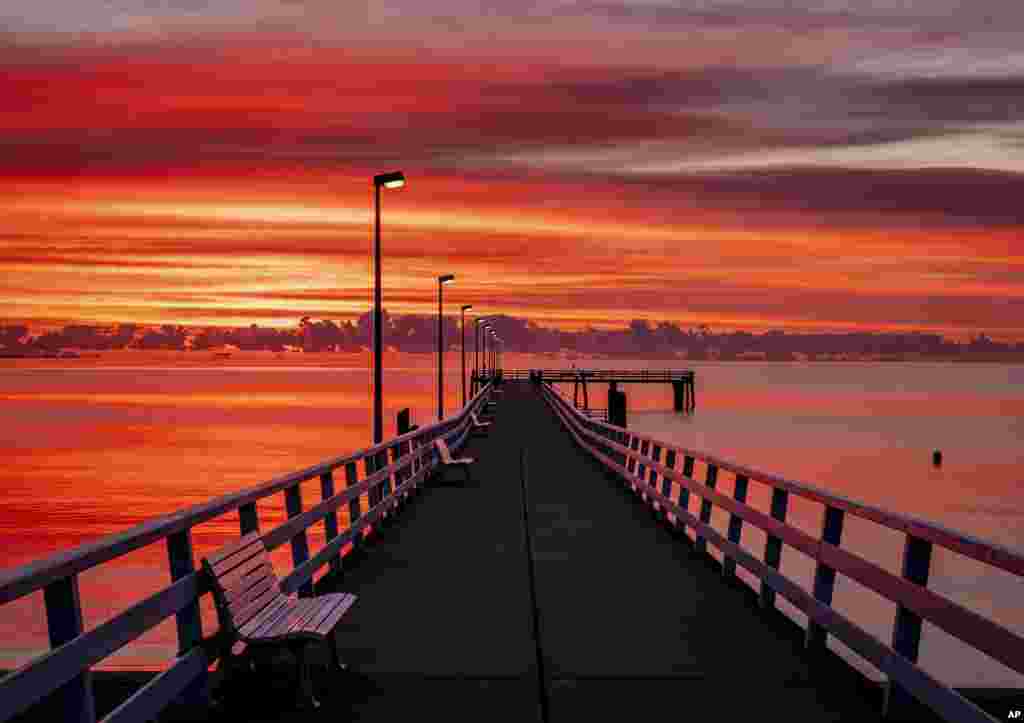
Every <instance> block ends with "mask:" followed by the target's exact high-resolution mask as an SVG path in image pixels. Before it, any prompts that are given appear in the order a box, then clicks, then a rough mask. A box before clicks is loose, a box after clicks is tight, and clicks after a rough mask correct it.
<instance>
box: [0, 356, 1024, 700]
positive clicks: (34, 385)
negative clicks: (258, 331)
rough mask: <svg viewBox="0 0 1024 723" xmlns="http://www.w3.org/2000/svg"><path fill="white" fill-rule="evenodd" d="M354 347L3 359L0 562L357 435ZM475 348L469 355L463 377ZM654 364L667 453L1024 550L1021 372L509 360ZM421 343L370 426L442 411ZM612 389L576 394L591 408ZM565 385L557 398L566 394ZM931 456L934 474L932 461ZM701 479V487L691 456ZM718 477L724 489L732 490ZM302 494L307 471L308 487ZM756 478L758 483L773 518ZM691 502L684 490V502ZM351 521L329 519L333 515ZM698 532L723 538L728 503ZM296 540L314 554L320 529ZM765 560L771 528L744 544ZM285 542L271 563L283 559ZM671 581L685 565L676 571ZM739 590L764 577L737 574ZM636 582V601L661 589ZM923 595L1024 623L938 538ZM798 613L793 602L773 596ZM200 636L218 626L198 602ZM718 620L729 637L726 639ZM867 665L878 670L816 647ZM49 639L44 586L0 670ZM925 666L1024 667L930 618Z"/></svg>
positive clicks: (522, 360)
mask: <svg viewBox="0 0 1024 723" xmlns="http://www.w3.org/2000/svg"><path fill="white" fill-rule="evenodd" d="M461 361H462V360H461V355H460V354H458V353H451V354H447V355H446V356H445V360H444V380H445V384H444V408H445V413H446V414H450V413H452V411H453V410H455V409H457V408H458V407H459V406H460V405H461V403H462V383H461V380H460V372H461ZM368 362H369V359H368V357H367V356H366V355H365V354H302V353H278V354H275V353H271V352H235V353H234V354H231V355H230V356H223V355H222V356H217V355H214V354H208V353H203V352H133V351H124V352H108V353H103V354H101V355H97V356H95V357H83V358H78V359H41V360H0V459H2V460H3V464H2V466H0V568H8V567H14V566H19V565H24V564H27V563H29V562H31V561H33V560H37V559H39V558H42V557H45V556H47V555H50V554H53V553H55V552H57V551H60V550H64V549H67V548H69V547H72V546H75V545H79V544H82V543H85V542H89V541H92V540H96V539H98V538H101V537H103V536H104V535H109V534H112V533H115V532H118V531H121V530H125V529H127V528H129V527H131V526H133V525H136V524H139V523H140V522H143V521H146V520H149V519H152V518H154V517H156V516H159V515H162V514H167V513H170V512H173V511H176V510H178V509H181V508H183V507H187V506H190V505H194V504H199V503H201V502H204V501H206V500H209V499H211V498H213V497H216V496H219V495H222V494H226V493H228V492H233V491H236V490H239V489H243V488H246V487H250V486H254V485H256V484H258V483H260V482H264V481H267V480H269V479H272V478H274V477H276V476H279V475H282V474H286V473H288V472H292V471H294V470H297V469H301V468H304V467H308V466H311V465H313V464H316V463H318V462H320V461H322V460H325V459H328V458H331V457H335V456H338V455H343V454H346V453H348V452H352V451H355V450H358V449H361V448H364V447H367V446H369V445H370V442H371V433H372V419H371V416H370V410H371V406H372V405H371V398H372V388H371V376H370V370H369V363H368ZM472 363H473V362H472V355H471V354H469V355H467V365H468V367H472ZM573 364H574V365H576V366H578V367H587V368H623V367H627V368H635V369H643V368H647V369H662V368H667V367H673V368H680V367H682V368H689V369H693V370H694V371H695V373H696V397H697V406H696V409H695V410H694V411H693V412H692V413H680V412H675V411H673V409H672V390H671V387H669V386H667V385H655V384H651V385H626V386H624V387H622V388H623V389H624V391H625V392H626V395H627V408H628V426H629V427H630V428H631V429H635V430H637V431H639V432H643V433H646V434H649V435H651V436H653V437H655V438H658V439H660V440H663V441H664V442H666V443H670V444H677V445H681V446H684V447H687V448H689V449H694V450H698V451H701V452H707V453H710V454H713V455H715V456H717V457H722V458H725V459H728V460H730V461H734V462H737V463H739V464H742V465H744V466H747V467H751V468H754V469H756V470H758V471H762V472H766V473H772V474H776V475H779V476H783V477H786V478H788V479H791V480H796V481H800V482H804V483H807V484H810V485H813V486H816V487H820V488H824V489H826V490H829V491H833V492H836V493H838V494H841V495H843V496H845V497H848V498H852V499H854V500H857V501H860V502H864V503H867V504H869V505H873V506H876V507H881V508H884V509H888V510H891V511H894V512H898V513H902V514H905V515H911V516H914V517H918V518H924V519H927V520H931V521H934V522H936V523H938V524H941V525H943V526H945V527H948V528H952V529H954V530H957V531H960V532H963V533H965V534H968V535H971V536H973V537H977V538H980V539H982V540H985V541H990V542H994V543H997V544H999V545H1002V546H1004V547H1007V548H1009V549H1011V550H1014V551H1016V552H1018V553H1020V554H1024V494H1022V493H1021V490H1022V488H1024V474H1022V470H1024V445H1022V440H1024V366H1015V365H1006V364H989V363H953V362H949V363H946V362H943V363H928V362H913V363H898V362H872V363H868V362H864V363H861V362H810V363H799V362H793V363H786V362H760V361H744V362H707V361H693V362H687V361H686V360H673V361H667V360H655V359H651V360H642V359H641V360H638V359H631V360H610V359H583V358H566V357H565V355H547V356H539V355H516V354H511V353H509V354H506V358H505V366H506V367H508V368H522V369H528V368H555V367H569V366H571V365H573ZM436 390H437V367H436V356H435V355H429V354H426V355H419V354H401V353H397V352H396V353H390V352H389V353H388V354H387V355H386V357H385V376H384V384H383V391H384V415H385V435H392V434H394V433H395V417H396V415H397V413H398V412H399V410H401V409H402V408H408V409H410V411H411V416H412V421H413V423H415V424H420V425H424V424H429V423H430V422H431V421H433V420H435V419H436V418H437V391H436ZM606 390H607V386H606V385H592V387H591V389H590V403H591V405H592V406H594V407H604V406H606V404H605V394H606ZM563 391H564V392H565V393H567V394H568V395H569V396H570V397H571V395H572V391H573V390H572V387H571V385H568V386H566V387H565V388H564V389H563ZM936 450H938V451H941V453H942V464H941V465H940V466H935V465H934V464H933V459H932V457H933V452H935V451H936ZM697 473H698V474H697V478H698V479H701V478H702V477H701V475H700V473H701V470H700V468H699V467H698V470H697ZM732 484H733V480H732V479H731V477H730V475H722V477H720V480H719V489H721V490H722V491H723V492H725V493H726V494H731V492H732ZM302 494H303V498H304V500H305V501H306V502H307V503H314V502H315V501H316V500H317V499H319V494H320V490H319V483H318V481H316V480H313V481H311V482H309V483H306V484H304V485H302ZM280 497H281V496H280V495H275V496H274V498H272V499H268V500H267V501H265V502H261V503H260V505H259V507H258V509H259V514H260V519H261V524H262V525H263V527H264V529H268V528H269V527H270V526H272V525H273V524H275V523H276V522H277V521H280V520H282V519H283V518H284V510H283V502H282V501H281V500H280V499H279V498H280ZM769 497H770V489H769V488H768V487H766V486H764V485H761V484H758V483H756V482H754V483H751V487H750V493H749V498H748V499H749V501H750V503H751V504H753V505H754V506H755V507H758V508H759V509H762V510H767V508H768V499H769ZM697 503H698V501H697V500H696V499H693V500H692V502H691V504H692V509H693V510H696V504H697ZM822 512H823V511H822V507H821V505H818V504H815V503H811V502H808V501H806V500H803V499H801V498H799V497H796V496H791V497H790V505H789V511H788V520H789V521H790V522H791V523H792V524H794V525H796V526H798V527H800V528H801V529H804V530H805V531H807V532H808V533H809V534H813V535H818V534H820V532H821V523H822ZM343 522H344V520H343ZM712 523H713V524H714V525H715V527H716V528H718V529H719V530H722V531H723V532H724V530H725V529H726V526H727V524H728V518H727V515H725V514H724V513H722V512H721V511H717V510H716V512H715V514H714V515H713V517H712ZM237 524H238V523H237V516H234V515H226V516H224V517H222V518H218V519H216V520H212V521H210V522H207V523H204V524H202V525H199V526H198V527H196V528H195V529H194V530H193V543H194V546H195V552H196V556H197V559H198V557H200V556H202V555H203V554H206V553H207V552H210V551H212V550H214V549H216V548H217V547H219V546H220V545H222V544H224V542H226V541H227V540H228V539H230V538H231V537H232V536H237V534H238V533H237V530H238V527H237ZM311 532H312V534H311V539H310V543H311V548H312V551H313V552H315V551H316V550H317V549H319V547H321V546H322V545H323V542H324V539H323V530H322V526H317V527H316V528H314V529H313V530H312V531H311ZM741 542H742V544H743V545H744V547H745V548H747V549H749V550H750V551H751V552H753V553H755V554H757V555H758V556H760V555H761V554H763V550H764V544H765V537H764V534H763V533H760V532H759V531H758V530H757V529H756V528H753V527H752V526H750V525H746V526H745V527H744V530H743V537H742V540H741ZM903 542H904V537H903V535H902V534H900V533H897V532H894V531H892V530H889V529H887V528H883V527H880V526H879V525H877V524H875V523H872V522H869V521H866V520H863V519H859V518H856V517H854V516H852V515H847V516H846V520H845V526H844V530H843V546H844V548H846V549H848V550H850V551H852V552H854V553H856V554H858V555H861V556H863V557H865V558H866V559H868V560H871V561H872V562H875V563H876V564H879V565H881V566H883V567H885V568H886V569H888V570H890V571H892V572H894V573H896V574H899V572H900V566H901V555H902V551H903ZM289 554H290V553H289V550H288V549H287V546H285V547H282V548H279V549H278V550H276V551H275V553H274V562H275V565H277V566H278V568H279V569H287V568H288V567H289V565H290V559H289ZM781 571H782V573H783V574H785V575H787V576H788V577H790V578H791V579H793V580H794V581H796V582H799V583H800V584H802V585H803V586H804V587H805V588H810V587H811V581H812V580H813V575H814V565H813V562H812V561H811V560H810V559H809V558H807V557H806V556H804V555H803V554H802V553H799V552H797V551H795V550H793V549H791V548H785V549H784V550H783V553H782V564H781ZM680 574H685V570H681V571H680ZM739 574H740V577H741V579H743V580H744V581H745V582H747V583H748V584H750V585H752V586H755V587H756V586H757V581H756V580H755V579H754V578H753V577H752V576H750V575H749V574H747V573H746V571H744V570H742V568H741V569H740V571H739ZM168 581H169V579H168V572H167V562H166V549H165V547H164V545H163V544H159V543H158V544H154V545H150V546H147V547H145V548H142V549H140V550H137V551H135V552H132V553H130V554H128V555H126V556H124V557H123V558H120V559H119V560H118V561H116V562H114V563H110V564H106V565H102V566H100V567H98V568H94V569H92V570H89V571H87V572H85V573H83V574H82V575H81V576H80V585H81V594H82V604H83V613H84V617H85V622H86V627H87V628H92V627H94V626H96V625H99V624H101V623H102V622H103V621H105V620H107V619H109V618H110V617H112V616H113V615H115V614H117V613H118V612H119V611H121V610H123V609H125V608H126V607H128V606H129V605H131V604H132V603H134V602H137V601H138V600H140V599H141V598H142V597H144V596H145V595H147V594H151V593H153V592H156V591H157V590H159V589H160V588H162V587H164V586H165V585H166V584H167V583H168ZM656 584H657V583H656V581H652V588H650V589H648V590H646V591H645V594H651V593H652V591H653V590H655V589H656V588H655V587H653V586H656ZM929 587H930V588H931V589H932V590H935V591H936V592H939V593H940V594H942V595H945V596H947V597H949V598H950V599H951V600H954V601H955V602H957V603H959V604H961V605H963V606H965V607H967V608H969V609H971V610H974V611H975V612H978V613H980V614H982V615H984V616H986V617H989V618H991V619H993V620H995V621H996V622H998V623H999V624H1000V625H1002V626H1004V627H1006V628H1007V629H1010V630H1012V631H1014V632H1016V633H1017V634H1018V635H1024V579H1021V578H1017V577H1015V576H1014V575H1012V574H1009V573H1006V572H1003V571H1001V570H998V569H995V568H992V567H990V566H988V565H985V564H983V563H979V562H975V561H973V560H969V559H967V558H964V557H962V556H961V555H959V554H957V553H952V552H948V551H946V550H943V549H939V548H936V549H935V551H934V553H933V558H932V565H931V571H930V579H929ZM833 605H834V607H835V608H836V609H837V610H839V611H840V612H841V613H842V614H843V615H845V616H847V617H848V618H850V619H851V620H852V621H853V622H855V623H856V624H858V625H860V626H861V627H863V628H864V629H865V630H867V631H868V632H870V633H872V634H873V635H875V636H876V637H878V639H879V640H881V641H883V642H885V643H889V642H890V640H891V636H892V625H893V619H894V617H895V614H896V610H895V606H894V605H893V604H892V603H890V602H889V601H887V600H885V599H883V598H881V597H880V596H878V595H877V594H875V593H874V592H872V591H870V590H868V589H866V588H863V587H861V586H860V585H859V584H858V583H856V582H854V581H852V580H849V579H848V578H845V577H843V576H842V575H840V576H839V578H838V580H837V584H836V589H835V594H834V599H833ZM779 607H780V609H781V610H783V612H785V613H786V614H787V615H789V616H790V617H792V618H793V619H794V620H797V621H798V622H801V624H803V623H804V622H805V621H804V618H803V615H802V613H800V612H799V611H798V610H796V609H795V608H793V607H792V606H790V605H788V603H786V602H785V601H784V600H781V598H780V602H779ZM203 618H204V629H207V630H209V629H213V628H214V627H215V615H214V612H213V610H212V609H211V607H210V605H206V606H204V609H203ZM726 636H727V630H723V644H729V643H728V641H727V639H726ZM829 645H830V646H831V647H833V649H835V650H836V652H837V653H839V654H840V655H842V656H843V657H844V658H846V659H847V660H849V661H850V663H851V664H852V665H854V666H855V667H857V668H859V669H860V670H862V671H863V672H864V673H865V674H866V675H868V676H869V677H873V678H876V679H880V678H881V677H882V676H881V675H880V673H879V672H878V671H876V670H874V668H873V667H872V666H871V665H870V664H868V663H866V662H865V661H862V660H861V659H860V658H859V657H858V656H856V654H854V653H852V652H851V651H849V650H847V649H846V648H845V646H843V645H842V643H839V642H837V641H835V640H834V639H832V638H831V637H830V641H829ZM46 649H47V634H46V624H45V617H44V614H43V607H42V595H41V593H39V592H37V593H33V594H31V595H28V596H26V597H24V598H21V599H19V600H17V601H15V602H13V603H9V604H7V605H4V606H2V607H0V669H12V668H16V667H18V666H19V665H22V664H24V663H25V662H27V661H29V660H31V659H32V658H33V657H35V656H37V655H39V654H41V653H43V652H45V650H46ZM174 654H175V630H174V623H173V619H172V620H168V621H166V622H165V623H163V624H161V625H159V626H157V627H156V628H154V629H153V630H151V631H149V632H148V633H146V634H145V635H143V636H142V637H140V638H139V639H138V640H136V641H134V642H132V643H131V644H129V645H127V646H126V647H125V648H123V649H122V650H121V651H119V652H118V653H116V654H114V655H112V656H110V657H109V658H107V659H106V660H105V661H103V663H101V664H100V665H99V666H97V667H98V668H99V669H107V670H156V669H161V668H163V667H166V665H167V664H168V662H169V661H170V660H171V659H172V658H173V656H174ZM920 660H921V665H922V666H923V667H924V669H925V670H927V671H928V672H930V673H932V674H933V675H935V676H936V677H937V678H939V680H942V681H943V682H945V683H947V684H949V685H953V686H956V687H966V688H998V687H1013V688H1024V676H1021V675H1019V674H1018V673H1016V672H1014V671H1012V670H1010V669H1008V668H1006V667H1005V666H1003V665H1002V664H1000V663H998V662H997V661H994V660H992V659H990V658H988V657H987V656H985V655H984V654H982V653H979V652H977V651H974V650H973V649H971V648H969V647H968V646H966V645H964V644H963V643H960V642H959V641H958V640H956V639H955V638H953V637H951V636H950V635H948V634H947V633H945V632H944V631H942V630H940V629H938V628H935V627H934V626H932V625H931V624H929V623H925V625H924V632H923V635H922V644H921V654H920Z"/></svg>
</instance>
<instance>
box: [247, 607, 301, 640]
mask: <svg viewBox="0 0 1024 723" xmlns="http://www.w3.org/2000/svg"><path fill="white" fill-rule="evenodd" d="M305 601H306V600H305V599H299V600H289V603H288V609H287V610H286V611H285V612H284V614H283V615H280V616H278V618H277V619H276V620H274V622H273V623H272V624H271V625H268V626H267V628H266V629H265V630H263V631H261V632H260V634H259V637H260V638H261V639H262V638H278V637H281V636H282V635H283V634H284V633H287V632H288V631H289V630H290V629H291V627H292V625H294V624H295V621H296V620H298V619H299V618H300V617H301V616H302V615H303V614H308V613H309V609H308V608H307V607H306V606H305V605H303V604H302V603H304V602H305Z"/></svg>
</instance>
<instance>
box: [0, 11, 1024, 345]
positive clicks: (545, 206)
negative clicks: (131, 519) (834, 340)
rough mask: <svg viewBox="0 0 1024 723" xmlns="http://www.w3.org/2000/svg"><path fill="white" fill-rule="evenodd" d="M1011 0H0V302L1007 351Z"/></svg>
mask: <svg viewBox="0 0 1024 723" xmlns="http://www.w3.org/2000/svg"><path fill="white" fill-rule="evenodd" d="M1022 33H1024V4H1022V3H1018V2H1009V1H1005V2H1001V1H998V0H977V1H975V2H971V3H962V2H959V1H954V0H903V1H901V2H892V1H891V0H886V1H885V2H883V1H882V0H859V1H857V2H852V1H850V0H824V1H823V0H816V1H815V2H811V1H810V0H685V1H680V2H669V1H668V0H658V1H655V0H636V1H633V2H625V1H623V0H618V1H615V0H610V1H608V2H601V1H598V0H594V1H587V0H583V1H580V2H572V1H570V0H558V1H554V0H547V1H538V2H529V0H515V1H513V0H487V1H484V2H470V1H469V0H455V1H449V0H437V1H436V2H430V3H424V2H420V1H419V0H382V1H381V2H375V3H360V2H345V3H338V2H327V1H326V0H246V2H242V1H241V0H212V1H210V2H204V1H202V0H78V1H77V2H74V3H67V2H63V1H58V0H6V1H5V2H4V3H3V4H2V6H0V98H3V99H4V101H3V102H4V112H3V113H2V114H0V218H2V219H3V220H2V221H0V268H2V273H0V322H28V323H30V324H31V325H33V326H34V327H37V328H46V327H48V326H54V325H59V324H64V323H68V322H79V323H115V322H135V323H144V324H162V323H176V324H187V325H225V326H227V325H231V326H238V325H249V324H252V323H256V324H261V325H275V326H281V327H292V326H294V325H295V323H296V322H297V320H298V319H299V318H300V317H302V316H312V317H314V318H333V319H338V320H343V319H348V320H354V319H355V318H356V317H357V316H358V315H359V314H361V313H363V312H365V311H366V309H367V308H368V305H369V303H370V299H371V289H370V282H371V277H370V253H371V250H372V208H373V207H372V199H373V195H372V184H371V180H370V179H371V177H372V176H373V174H375V173H379V172H383V171H390V170H394V169H401V170H403V171H404V172H405V174H406V176H407V178H408V185H407V186H406V187H405V188H403V189H401V190H388V191H385V192H384V195H383V199H382V219H383V232H382V239H383V240H382V248H383V254H384V265H383V275H384V288H385V291H384V301H385V306H386V307H387V308H388V310H389V311H392V312H393V313H421V314H422V313H430V312H431V311H432V310H433V309H435V308H436V294H437V291H436V281H435V279H436V276H437V275H439V274H442V273H453V274H455V276H456V282H455V284H453V285H452V286H449V287H446V292H445V299H446V303H449V304H451V305H452V307H451V308H452V309H453V310H454V309H455V308H456V305H457V304H463V303H471V304H474V305H475V307H476V310H478V311H479V312H480V313H484V314H486V313H502V314H509V315H515V316H520V317H526V318H530V319H531V320H533V321H535V322H537V323H541V324H545V325H549V326H557V327H561V328H564V329H580V328H585V327H587V326H593V327H595V328H609V327H621V326H624V325H625V324H626V323H628V321H629V320H631V319H635V318H649V319H651V320H652V321H672V322H675V323H678V324H681V325H690V326H696V325H698V324H708V325H709V326H711V327H712V328H713V329H719V330H729V329H745V330H751V331H763V330H765V329H769V328H783V329H786V330H792V331H802V330H803V331H849V330H869V329H870V330H881V331H915V330H919V331H925V332H939V333H943V334H946V335H949V336H952V337H960V338H965V337H967V336H969V335H973V334H975V333H978V332H986V333H988V334H989V335H991V336H993V337H995V338H999V339H1007V340H1022V339H1024V251H1022V249H1024V206H1022V203H1024V49H1022V47H1024V46H1022V45H1021V43H1020V37H1021V34H1022Z"/></svg>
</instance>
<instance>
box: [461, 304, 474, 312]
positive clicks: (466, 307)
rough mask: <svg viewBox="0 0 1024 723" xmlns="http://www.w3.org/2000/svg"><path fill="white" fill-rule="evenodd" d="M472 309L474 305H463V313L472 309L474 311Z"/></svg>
mask: <svg viewBox="0 0 1024 723" xmlns="http://www.w3.org/2000/svg"><path fill="white" fill-rule="evenodd" d="M472 308H473V305H472V304H463V305H462V310H463V311H469V310H470V309H472Z"/></svg>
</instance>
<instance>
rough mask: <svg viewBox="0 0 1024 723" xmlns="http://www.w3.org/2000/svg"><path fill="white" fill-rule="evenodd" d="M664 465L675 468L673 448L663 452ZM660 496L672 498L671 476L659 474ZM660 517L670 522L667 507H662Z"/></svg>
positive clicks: (667, 498)
mask: <svg viewBox="0 0 1024 723" xmlns="http://www.w3.org/2000/svg"><path fill="white" fill-rule="evenodd" d="M665 466H666V467H668V468H669V469H671V470H675V468H676V451H675V450H674V449H669V450H668V451H666V452H665ZM661 496H662V497H664V498H665V499H666V500H671V499H672V478H671V477H670V476H669V475H667V474H666V475H662V476H661ZM662 519H663V520H664V521H665V522H670V520H669V511H668V508H667V507H666V508H665V509H664V515H662Z"/></svg>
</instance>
